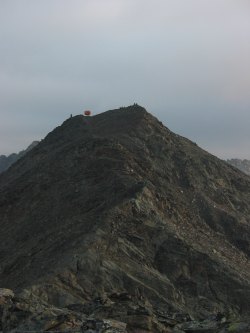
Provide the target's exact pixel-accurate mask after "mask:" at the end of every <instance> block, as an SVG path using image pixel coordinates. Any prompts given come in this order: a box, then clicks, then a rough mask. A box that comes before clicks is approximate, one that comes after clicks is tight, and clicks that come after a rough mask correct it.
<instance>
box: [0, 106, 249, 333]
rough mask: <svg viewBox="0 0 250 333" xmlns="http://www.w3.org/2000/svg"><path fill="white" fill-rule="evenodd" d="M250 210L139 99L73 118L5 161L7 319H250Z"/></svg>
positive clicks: (206, 157)
mask: <svg viewBox="0 0 250 333" xmlns="http://www.w3.org/2000/svg"><path fill="white" fill-rule="evenodd" d="M249 216H250V179H249V177H248V176H247V175H244V174H243V173H241V172H240V171H238V170H237V169H235V168H233V167H231V166H230V165H228V164H227V163H226V162H224V161H221V160H219V159H218V158H216V157H214V156H212V155H210V154H208V153H207V152H205V151H203V150H202V149H200V148H199V147H198V146H197V145H195V144H194V143H192V142H191V141H189V140H187V139H185V138H183V137H180V136H178V135H176V134H174V133H172V132H171V131H170V130H168V129H167V128H166V127H164V126H163V125H162V124H161V123H160V122H159V121H158V120H157V119H155V118H154V117H153V116H152V115H150V114H149V113H148V112H146V110H145V109H143V108H141V107H140V106H138V105H134V106H131V107H128V108H122V109H118V110H112V111H108V112H106V113H103V114H100V115H97V116H94V117H83V116H76V117H73V118H70V119H68V120H66V121H65V122H64V123H63V124H62V125H61V126H59V127H58V128H56V129H55V130H54V131H53V132H51V133H50V134H48V136H47V137H46V138H45V139H44V140H43V141H42V142H40V143H39V144H38V145H37V146H36V147H35V148H33V149H32V150H31V151H30V152H28V153H27V154H26V155H25V156H24V157H22V158H21V159H20V160H19V161H17V162H16V163H15V164H14V165H12V166H11V167H10V168H9V169H8V170H7V171H6V172H5V173H3V174H2V175H0V230H1V233H0V257H1V261H0V287H1V288H2V289H1V293H2V296H0V304H1V305H0V315H1V317H2V324H1V325H2V330H3V331H4V332H11V331H13V332H14V331H25V330H33V331H34V330H35V331H63V330H69V329H70V330H76V331H77V330H78V331H79V330H82V331H83V332H99V333H100V332H129V333H136V332H137V333H143V332H144V333H145V332H153V333H157V332H158V333H160V332H162V333H164V332H176V333H178V332H190V333H191V332H221V333H222V332H235V333H237V332H245V333H246V332H249V324H248V322H249V318H250V302H249V299H250V263H249V256H250V220H249ZM0 330H1V328H0Z"/></svg>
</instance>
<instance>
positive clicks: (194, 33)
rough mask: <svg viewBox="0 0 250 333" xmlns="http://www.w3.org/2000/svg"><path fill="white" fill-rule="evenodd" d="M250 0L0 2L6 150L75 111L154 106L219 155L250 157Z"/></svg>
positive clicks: (0, 106) (2, 141)
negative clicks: (135, 104)
mask: <svg viewBox="0 0 250 333" xmlns="http://www.w3.org/2000/svg"><path fill="white" fill-rule="evenodd" d="M249 17H250V4H249V2H248V1H246V0H238V1H237V2H235V1H234V0H189V1H188V2H184V1H183V0H155V1H151V0H150V1H145V0H144V1H142V0H133V1H132V0H91V1H90V0H72V1H70V2H69V1H66V0H43V1H41V2H36V1H34V0H23V1H20V0H10V1H5V0H4V1H1V3H0V22H1V23H0V26H1V33H0V42H1V53H0V116H1V122H0V155H1V154H7V155H8V154H11V153H14V152H18V151H20V150H23V149H25V148H26V147H27V146H28V145H29V144H30V143H31V142H32V141H34V140H40V139H42V138H43V137H44V136H45V135H46V134H47V133H48V132H50V131H51V130H53V128H54V127H56V126H58V125H60V124H61V123H62V122H63V121H64V120H65V119H66V118H68V117H69V116H70V114H71V113H72V114H74V115H76V114H80V113H81V112H82V111H83V110H84V109H91V110H93V113H94V114H97V113H100V112H104V111H107V110H110V109H114V108H119V107H120V106H128V105H131V104H133V103H134V102H136V103H138V104H140V105H142V106H143V107H145V108H146V109H147V110H148V111H149V112H151V113H152V114H153V115H154V116H156V117H157V118H158V119H159V120H160V121H162V122H163V123H164V125H166V126H167V127H168V128H169V129H170V130H172V131H173V132H175V133H177V134H180V135H182V136H185V137H187V138H189V139H190V140H192V141H195V142H196V143H197V144H198V145H199V146H200V147H202V148H203V149H205V150H207V151H209V152H210V153H212V154H214V155H216V156H218V157H220V158H243V159H244V158H246V159H250V151H249V142H250V131H249V125H250V112H249V111H250V96H249V91H250V44H249V40H250V20H249Z"/></svg>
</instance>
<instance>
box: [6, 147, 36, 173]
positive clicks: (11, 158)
mask: <svg viewBox="0 0 250 333" xmlns="http://www.w3.org/2000/svg"><path fill="white" fill-rule="evenodd" d="M38 143H39V141H33V142H32V143H31V144H30V145H29V146H28V147H27V148H26V149H25V150H22V151H20V152H19V153H17V154H16V153H13V154H10V155H9V156H6V155H0V173H1V172H3V171H5V170H7V169H8V168H9V167H10V166H11V165H12V164H13V163H15V162H16V161H17V160H19V158H21V157H22V156H24V155H25V154H26V153H27V152H28V151H30V150H31V149H32V148H34V147H35V146H36V145H38Z"/></svg>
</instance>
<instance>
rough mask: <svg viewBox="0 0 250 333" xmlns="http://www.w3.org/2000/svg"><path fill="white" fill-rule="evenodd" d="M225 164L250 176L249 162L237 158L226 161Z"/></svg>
mask: <svg viewBox="0 0 250 333" xmlns="http://www.w3.org/2000/svg"><path fill="white" fill-rule="evenodd" d="M227 163H229V164H231V165H232V166H234V167H236V168H238V169H239V170H241V171H242V172H244V173H246V174H247V175H250V161H249V160H246V159H244V160H241V159H238V158H232V159H229V160H227Z"/></svg>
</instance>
